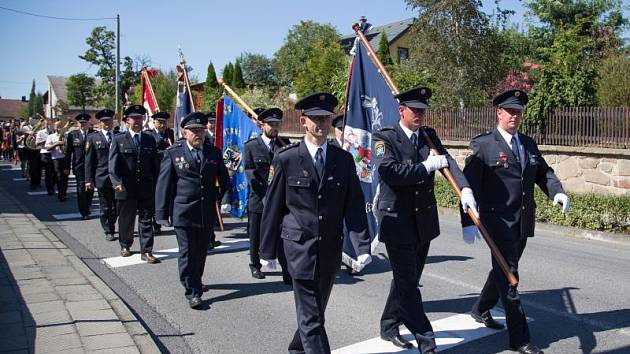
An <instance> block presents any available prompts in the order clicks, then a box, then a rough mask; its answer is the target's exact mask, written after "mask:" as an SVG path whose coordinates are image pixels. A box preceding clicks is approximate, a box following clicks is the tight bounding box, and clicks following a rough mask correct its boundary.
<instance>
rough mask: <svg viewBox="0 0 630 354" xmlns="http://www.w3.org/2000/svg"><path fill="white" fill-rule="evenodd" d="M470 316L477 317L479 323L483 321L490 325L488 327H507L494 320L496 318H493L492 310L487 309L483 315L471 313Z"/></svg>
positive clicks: (485, 324) (484, 323)
mask: <svg viewBox="0 0 630 354" xmlns="http://www.w3.org/2000/svg"><path fill="white" fill-rule="evenodd" d="M470 316H471V317H472V318H474V319H475V321H477V322H479V323H483V325H484V326H486V327H488V328H492V329H503V328H505V326H504V325H502V324H501V323H499V322H497V321H495V320H494V318H492V315H491V314H490V311H486V312H484V313H482V314H481V315H478V314H476V313H474V312H473V313H471V314H470Z"/></svg>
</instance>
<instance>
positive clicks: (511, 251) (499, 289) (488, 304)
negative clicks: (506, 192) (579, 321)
mask: <svg viewBox="0 0 630 354" xmlns="http://www.w3.org/2000/svg"><path fill="white" fill-rule="evenodd" d="M519 228H520V223H517V225H515V226H513V227H512V228H511V229H510V231H511V232H509V233H504V234H502V235H501V239H497V238H494V242H495V243H496V245H497V247H498V248H499V251H500V252H501V254H502V255H503V257H504V258H505V261H506V262H507V263H508V265H509V266H510V270H511V271H512V274H514V276H515V277H516V279H518V261H519V260H520V258H521V255H522V254H523V251H524V250H525V245H526V244H527V237H524V238H521V237H520V232H519V231H518V230H519ZM499 299H501V303H502V304H503V308H504V309H505V318H506V322H507V328H508V333H509V336H510V346H511V347H515V348H516V347H520V346H522V345H524V344H527V343H529V339H530V337H529V327H528V326H527V317H526V316H525V311H524V310H523V305H522V303H521V298H520V295H519V293H518V290H517V289H515V288H512V287H510V285H509V282H508V280H507V278H506V276H505V274H503V271H502V270H501V267H500V266H499V264H498V263H497V262H496V261H495V259H494V257H492V270H491V271H490V273H489V274H488V278H487V279H486V283H485V284H484V286H483V289H482V290H481V294H480V295H479V298H478V299H477V302H476V303H475V305H474V306H473V310H472V311H473V313H476V314H483V313H484V312H486V311H488V310H490V309H491V308H493V307H494V306H495V305H496V304H497V302H498V301H499Z"/></svg>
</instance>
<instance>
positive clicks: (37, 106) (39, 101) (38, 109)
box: [33, 93, 44, 115]
mask: <svg viewBox="0 0 630 354" xmlns="http://www.w3.org/2000/svg"><path fill="white" fill-rule="evenodd" d="M33 110H34V112H35V114H38V113H39V114H41V115H44V97H43V96H42V94H41V93H37V96H35V103H34V104H33Z"/></svg>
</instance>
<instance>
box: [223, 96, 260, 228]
mask: <svg viewBox="0 0 630 354" xmlns="http://www.w3.org/2000/svg"><path fill="white" fill-rule="evenodd" d="M260 134H261V131H260V129H259V128H258V127H257V126H256V124H255V123H254V122H253V121H252V120H251V119H250V118H249V117H248V116H247V115H246V114H245V113H243V111H241V109H240V108H239V107H238V106H237V105H236V103H234V101H232V100H231V99H230V98H229V97H228V96H227V95H223V160H224V162H225V166H226V167H227V170H228V172H229V174H230V179H231V180H232V190H231V191H229V192H228V194H229V198H230V205H231V206H232V209H231V211H230V212H231V213H232V215H234V216H236V217H238V218H241V217H243V214H244V213H245V210H246V208H247V191H248V185H247V179H246V178H245V172H244V167H243V161H242V157H241V154H242V152H243V145H244V144H245V142H246V141H247V140H249V139H252V138H255V137H257V136H258V135H260Z"/></svg>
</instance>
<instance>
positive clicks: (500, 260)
mask: <svg viewBox="0 0 630 354" xmlns="http://www.w3.org/2000/svg"><path fill="white" fill-rule="evenodd" d="M352 29H353V30H354V31H355V33H356V35H357V37H359V40H360V41H361V43H362V44H363V46H364V47H365V49H366V50H367V51H368V55H369V56H370V58H371V59H372V62H373V63H374V64H375V65H376V67H377V68H378V72H379V73H380V74H381V75H382V76H383V79H385V82H386V83H387V86H389V88H390V89H391V90H392V93H393V94H394V95H397V94H398V93H399V92H400V90H398V87H397V86H396V83H394V80H392V78H391V76H389V73H388V72H387V70H386V69H385V67H384V66H383V63H381V61H380V60H379V58H378V56H377V55H376V53H375V52H374V49H372V46H371V45H370V43H369V42H368V40H367V38H366V37H365V34H363V32H362V31H361V30H360V27H359V24H358V23H355V24H354V25H352ZM420 131H421V132H422V137H423V138H424V141H425V143H426V144H427V145H428V146H429V147H430V148H431V152H433V153H434V154H436V155H439V152H438V151H437V149H436V148H435V145H434V144H433V141H431V138H429V135H428V134H427V132H426V131H425V130H424V129H422V128H420ZM440 172H441V173H442V175H443V176H444V177H445V178H446V180H447V181H448V183H449V184H450V185H451V188H452V189H453V192H455V194H456V195H457V198H459V199H461V196H462V192H461V190H460V188H459V186H458V185H457V182H456V181H455V177H453V174H452V173H451V171H450V170H449V169H448V168H442V169H440ZM468 216H469V217H470V219H471V220H472V221H473V223H474V224H475V225H476V226H477V228H479V231H480V232H481V235H482V236H483V239H484V240H485V241H486V243H487V244H488V247H490V251H491V253H492V256H493V257H494V259H495V260H496V261H497V263H498V264H499V266H500V267H501V270H502V271H503V273H504V274H505V276H506V277H507V279H508V282H509V283H510V285H511V286H513V287H516V286H517V285H518V280H517V279H516V277H515V276H514V274H513V273H512V272H511V271H510V267H509V265H508V263H507V262H506V261H505V258H504V257H503V255H502V254H501V251H499V248H498V247H497V245H496V244H495V243H494V241H493V240H492V238H491V237H490V234H489V233H488V230H487V229H486V228H485V227H484V226H483V224H482V223H481V220H479V218H478V217H477V216H476V215H475V214H474V212H473V211H472V210H471V209H470V208H468Z"/></svg>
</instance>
